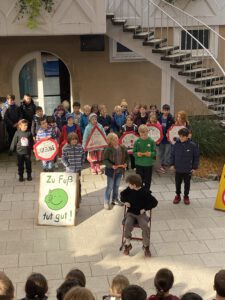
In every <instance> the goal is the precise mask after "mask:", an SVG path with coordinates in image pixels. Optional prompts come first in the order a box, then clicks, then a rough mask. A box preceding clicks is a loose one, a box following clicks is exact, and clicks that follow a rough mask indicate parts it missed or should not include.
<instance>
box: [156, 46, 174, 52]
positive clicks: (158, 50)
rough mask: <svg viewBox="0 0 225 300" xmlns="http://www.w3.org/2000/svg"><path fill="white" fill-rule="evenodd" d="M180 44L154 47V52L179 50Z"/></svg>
mask: <svg viewBox="0 0 225 300" xmlns="http://www.w3.org/2000/svg"><path fill="white" fill-rule="evenodd" d="M178 49H179V46H164V47H160V48H155V49H152V53H165V54H166V53H170V52H171V51H174V50H178Z"/></svg>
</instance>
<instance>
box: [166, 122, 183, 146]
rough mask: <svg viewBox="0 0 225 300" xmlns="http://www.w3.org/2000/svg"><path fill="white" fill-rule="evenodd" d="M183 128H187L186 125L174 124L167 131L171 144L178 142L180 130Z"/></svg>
mask: <svg viewBox="0 0 225 300" xmlns="http://www.w3.org/2000/svg"><path fill="white" fill-rule="evenodd" d="M182 128H186V127H185V126H177V125H173V126H171V127H170V128H169V129H168V131H167V133H166V136H167V139H168V141H169V142H170V143H171V144H175V143H176V140H177V139H178V138H179V135H178V131H179V130H180V129H182Z"/></svg>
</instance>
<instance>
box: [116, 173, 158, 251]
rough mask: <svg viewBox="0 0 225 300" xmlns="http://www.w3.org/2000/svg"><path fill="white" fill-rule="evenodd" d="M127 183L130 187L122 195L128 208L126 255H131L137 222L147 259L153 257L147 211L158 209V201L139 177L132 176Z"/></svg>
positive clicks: (125, 232) (122, 199)
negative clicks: (132, 236)
mask: <svg viewBox="0 0 225 300" xmlns="http://www.w3.org/2000/svg"><path fill="white" fill-rule="evenodd" d="M126 182H127V183H128V187H127V188H126V189H125V190H123V191H122V192H121V193H120V196H121V201H122V202H123V203H124V204H125V205H126V207H127V214H126V218H125V225H124V226H125V229H124V230H125V231H124V234H125V249H124V252H123V253H124V254H125V255H129V253H130V250H131V249H132V245H131V243H130V239H131V232H132V230H133V226H134V224H135V222H138V224H139V226H140V228H141V230H142V236H143V250H144V253H145V256H146V257H150V256H151V252H150V249H149V243H150V228H149V226H148V221H149V220H148V218H147V216H146V214H145V212H146V211H148V210H151V209H152V208H154V207H156V206H157V204H158V201H157V200H156V199H155V198H154V197H153V196H152V195H151V192H150V191H147V190H146V189H145V188H144V187H143V186H142V180H141V177H140V176H139V175H136V174H134V175H130V176H128V177H127V179H126Z"/></svg>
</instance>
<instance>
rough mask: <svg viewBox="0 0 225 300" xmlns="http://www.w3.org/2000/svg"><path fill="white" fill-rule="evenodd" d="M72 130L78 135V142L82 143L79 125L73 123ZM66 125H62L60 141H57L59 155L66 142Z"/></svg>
mask: <svg viewBox="0 0 225 300" xmlns="http://www.w3.org/2000/svg"><path fill="white" fill-rule="evenodd" d="M74 132H75V133H76V134H77V135H78V143H79V144H82V137H81V131H80V127H79V126H78V125H75V130H74ZM67 135H68V133H67V125H64V126H63V128H62V132H61V137H60V142H59V157H61V155H62V148H63V147H64V145H65V144H67Z"/></svg>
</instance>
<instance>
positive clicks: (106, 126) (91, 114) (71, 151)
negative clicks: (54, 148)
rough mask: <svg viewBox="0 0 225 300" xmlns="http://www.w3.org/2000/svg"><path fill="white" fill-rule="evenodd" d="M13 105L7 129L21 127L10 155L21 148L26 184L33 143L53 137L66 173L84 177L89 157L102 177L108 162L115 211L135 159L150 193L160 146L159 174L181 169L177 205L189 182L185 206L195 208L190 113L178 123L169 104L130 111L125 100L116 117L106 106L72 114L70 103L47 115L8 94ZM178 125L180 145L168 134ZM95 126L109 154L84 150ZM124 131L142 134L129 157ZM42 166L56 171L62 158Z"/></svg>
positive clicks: (180, 115) (86, 107)
mask: <svg viewBox="0 0 225 300" xmlns="http://www.w3.org/2000/svg"><path fill="white" fill-rule="evenodd" d="M7 101H8V108H7V109H6V111H5V114H4V120H5V123H6V128H8V129H9V128H10V126H11V129H10V130H11V131H10V130H9V133H10V134H11V133H12V131H15V129H16V128H18V130H17V132H16V133H14V135H13V137H12V136H10V138H11V137H12V141H11V146H10V153H11V152H12V151H14V149H15V148H16V151H17V158H18V173H19V181H24V177H23V173H24V164H25V166H26V171H27V179H28V180H32V176H31V173H32V168H31V152H32V148H33V145H34V144H35V143H36V142H38V141H40V140H42V139H46V138H47V139H48V138H52V139H55V140H56V141H57V142H58V144H59V152H58V157H59V158H60V159H61V160H62V163H63V165H64V166H65V169H66V172H75V173H80V172H81V169H82V167H83V163H84V161H85V158H87V160H88V162H89V163H90V169H91V173H92V174H102V168H101V163H102V162H103V163H104V164H105V166H106V168H105V174H106V176H107V187H106V192H105V197H104V198H105V199H104V200H105V201H104V207H105V208H106V209H109V208H110V205H111V203H112V204H115V203H118V188H119V185H120V181H121V178H122V176H123V174H124V172H125V170H126V169H127V168H128V165H129V161H130V162H131V168H132V169H134V168H136V173H137V174H139V175H140V176H141V179H142V183H143V186H144V187H145V189H146V190H147V191H149V190H150V187H151V178H152V167H153V164H154V162H155V159H156V150H157V148H159V157H160V161H161V166H160V168H159V169H158V171H159V172H161V173H165V172H166V170H167V167H169V166H171V165H172V166H174V168H175V170H176V175H175V179H176V197H175V198H174V202H173V203H174V204H177V203H179V202H180V200H181V198H180V195H181V190H180V188H181V183H182V181H183V180H184V183H185V192H184V203H185V204H190V201H189V197H188V196H189V190H190V179H191V174H192V173H193V172H194V170H195V169H197V167H198V160H199V155H198V149H197V147H196V145H195V144H194V143H193V142H192V141H191V139H190V137H191V131H190V125H189V122H188V120H187V116H186V113H185V112H183V111H180V112H178V114H177V116H176V118H175V119H174V118H173V116H172V115H171V114H170V107H169V105H167V104H165V105H163V106H162V111H161V112H159V111H158V109H157V107H156V106H155V105H150V107H149V109H148V108H147V106H146V105H135V106H134V108H133V110H132V111H131V112H130V113H129V112H128V103H127V102H126V100H122V101H121V103H120V105H116V106H115V109H114V112H113V114H112V116H110V115H109V114H108V113H107V108H106V106H105V105H100V106H98V105H96V104H94V105H92V106H89V105H84V107H83V111H81V108H80V103H79V102H75V103H74V104H73V112H72V113H70V112H69V111H68V109H69V104H68V102H66V101H64V106H63V105H59V106H58V107H57V108H56V109H55V110H54V113H53V115H52V116H45V115H44V113H43V109H42V108H41V107H40V106H35V104H34V102H33V100H32V99H31V97H30V96H29V95H28V94H26V95H25V96H24V100H23V102H22V104H21V107H20V108H19V107H17V106H16V105H15V97H14V95H8V96H7ZM21 112H23V114H22V115H21ZM21 116H22V117H21ZM25 117H26V118H25ZM13 118H14V119H13ZM19 118H20V119H19ZM21 118H22V119H21ZM149 124H157V126H159V127H160V126H161V128H162V132H163V139H162V141H161V142H160V144H159V145H157V146H158V147H156V144H155V142H154V141H153V140H152V139H151V138H150V137H149V128H148V125H149ZM173 124H175V125H179V126H183V127H184V128H182V129H181V130H180V131H179V137H180V139H179V140H178V141H177V143H176V144H175V145H174V146H172V145H171V143H170V142H169V140H168V137H167V132H168V130H169V128H170V127H171V126H172V125H173ZM94 127H98V130H99V132H101V134H102V136H104V137H106V138H107V142H108V146H107V147H106V149H105V150H104V149H103V148H100V149H99V148H98V147H96V149H95V148H92V149H91V150H90V151H87V155H86V156H85V153H84V149H85V148H86V144H87V141H88V140H89V138H90V135H91V133H92V129H93V128H94ZM124 132H135V133H137V134H138V135H139V138H138V139H137V140H136V141H135V143H134V145H133V149H132V150H133V151H132V152H129V154H128V153H127V149H126V148H125V147H124V146H123V145H120V143H119V137H120V136H121V135H122V134H123V133H124ZM81 145H82V147H81ZM85 150H86V149H85ZM42 166H43V170H44V171H53V169H54V166H55V167H57V157H56V158H55V159H54V160H49V161H44V160H43V161H42ZM111 196H112V199H111V201H110V197H111Z"/></svg>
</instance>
